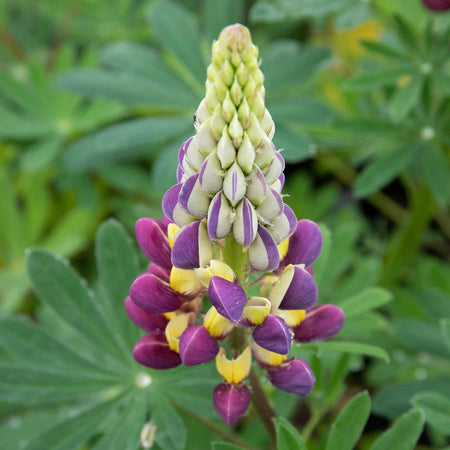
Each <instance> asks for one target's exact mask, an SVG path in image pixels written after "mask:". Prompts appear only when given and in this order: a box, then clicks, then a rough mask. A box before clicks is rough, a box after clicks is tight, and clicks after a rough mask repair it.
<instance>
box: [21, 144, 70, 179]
mask: <svg viewBox="0 0 450 450" xmlns="http://www.w3.org/2000/svg"><path fill="white" fill-rule="evenodd" d="M62 141H63V140H62V138H61V137H60V136H56V137H54V136H52V137H49V138H48V139H44V140H42V141H40V142H37V143H36V144H35V145H32V146H30V147H28V148H27V149H26V150H25V152H24V153H23V155H22V157H21V158H20V167H21V169H22V170H24V171H26V172H37V171H39V170H42V169H44V168H47V167H49V166H50V165H51V164H52V163H53V162H54V159H55V158H56V156H57V155H58V153H59V151H60V150H61V147H62Z"/></svg>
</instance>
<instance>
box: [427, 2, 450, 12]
mask: <svg viewBox="0 0 450 450" xmlns="http://www.w3.org/2000/svg"><path fill="white" fill-rule="evenodd" d="M422 3H423V4H424V5H425V7H426V8H428V9H431V10H432V11H445V10H447V9H450V0H422Z"/></svg>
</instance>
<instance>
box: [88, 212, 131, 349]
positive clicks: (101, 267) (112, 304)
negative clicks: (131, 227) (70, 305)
mask: <svg viewBox="0 0 450 450" xmlns="http://www.w3.org/2000/svg"><path fill="white" fill-rule="evenodd" d="M95 256H96V261H97V269H98V274H99V281H100V285H101V289H102V291H103V292H104V294H105V295H106V297H107V300H108V301H107V304H106V305H105V306H106V311H107V314H108V316H109V320H110V323H111V324H112V327H113V329H114V331H115V332H116V333H117V334H118V336H119V337H120V342H121V343H122V342H123V351H124V353H125V354H126V355H129V357H130V358H131V348H132V347H133V346H134V344H135V343H136V341H137V340H138V339H139V335H140V333H139V329H138V328H137V327H136V326H135V325H134V323H133V322H132V321H131V320H129V318H128V316H127V315H126V314H125V312H124V308H123V302H124V300H125V298H126V297H127V296H128V292H129V289H130V286H131V284H132V282H133V281H134V279H135V278H136V277H137V275H138V274H139V266H138V263H137V255H136V252H135V250H134V248H133V245H132V242H131V239H130V237H129V236H128V234H127V233H126V231H125V230H124V228H123V227H122V225H121V224H120V223H119V222H117V221H115V220H112V219H110V220H108V221H106V222H104V223H103V224H102V225H101V226H100V228H99V230H98V232H97V236H96V240H95Z"/></svg>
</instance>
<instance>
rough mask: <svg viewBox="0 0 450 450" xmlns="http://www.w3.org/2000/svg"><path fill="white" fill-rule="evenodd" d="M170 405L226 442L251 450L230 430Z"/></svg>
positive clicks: (189, 411) (174, 403)
mask: <svg viewBox="0 0 450 450" xmlns="http://www.w3.org/2000/svg"><path fill="white" fill-rule="evenodd" d="M172 405H173V406H174V407H175V408H176V409H178V411H181V412H182V413H184V414H186V415H187V416H189V417H192V418H193V419H194V420H196V421H197V422H199V423H201V424H202V425H204V426H205V427H207V428H209V429H210V430H211V431H214V433H216V434H218V435H219V436H222V437H223V438H224V439H225V440H227V441H228V442H231V443H232V444H235V445H238V446H239V447H242V448H244V449H247V450H252V447H250V446H249V445H247V444H246V443H245V442H244V441H242V440H241V438H240V437H239V436H238V435H237V434H236V433H234V432H233V431H231V429H229V428H224V427H221V426H220V425H218V424H217V423H215V422H213V421H212V420H209V419H206V418H205V417H202V416H199V415H198V414H196V413H195V412H193V411H191V410H189V409H187V408H185V407H184V406H181V405H179V404H178V403H176V402H172Z"/></svg>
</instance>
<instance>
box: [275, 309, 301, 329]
mask: <svg viewBox="0 0 450 450" xmlns="http://www.w3.org/2000/svg"><path fill="white" fill-rule="evenodd" d="M275 314H276V315H277V316H278V317H281V318H282V319H283V320H284V321H285V322H286V325H287V326H288V327H290V328H294V327H296V326H297V325H300V324H301V323H302V322H303V320H304V319H305V314H306V312H305V310H304V309H279V310H278V311H277V312H276V313H275Z"/></svg>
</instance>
